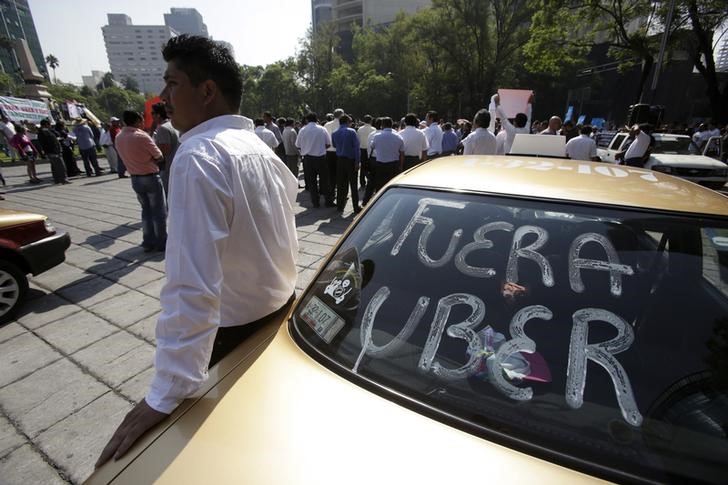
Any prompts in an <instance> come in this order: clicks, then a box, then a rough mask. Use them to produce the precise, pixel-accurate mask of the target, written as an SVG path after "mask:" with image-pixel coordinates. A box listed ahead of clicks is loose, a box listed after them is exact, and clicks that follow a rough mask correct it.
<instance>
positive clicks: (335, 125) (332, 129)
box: [324, 118, 341, 152]
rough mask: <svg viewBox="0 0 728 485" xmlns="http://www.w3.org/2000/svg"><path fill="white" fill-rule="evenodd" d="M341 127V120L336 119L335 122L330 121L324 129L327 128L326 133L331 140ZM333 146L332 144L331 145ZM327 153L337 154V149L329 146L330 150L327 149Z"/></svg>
mask: <svg viewBox="0 0 728 485" xmlns="http://www.w3.org/2000/svg"><path fill="white" fill-rule="evenodd" d="M340 127H341V125H340V124H339V118H334V119H333V120H331V121H329V122H328V123H326V124H325V125H324V128H326V131H327V132H328V133H329V138H331V135H333V134H334V132H335V131H336V130H338V129H339V128H340ZM329 145H331V143H329ZM326 151H327V152H335V151H336V148H334V147H333V145H332V146H329V148H327V149H326Z"/></svg>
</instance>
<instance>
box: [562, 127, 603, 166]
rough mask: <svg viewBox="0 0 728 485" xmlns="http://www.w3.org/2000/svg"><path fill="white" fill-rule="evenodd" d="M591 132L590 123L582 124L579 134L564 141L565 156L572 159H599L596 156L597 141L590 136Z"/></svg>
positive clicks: (595, 160) (596, 160) (593, 160)
mask: <svg viewBox="0 0 728 485" xmlns="http://www.w3.org/2000/svg"><path fill="white" fill-rule="evenodd" d="M591 133H592V127H591V125H584V126H582V127H581V129H580V130H579V136H575V137H574V138H572V139H571V140H569V141H567V142H566V156H567V157H569V158H571V159H572V160H586V161H592V162H599V161H601V159H600V158H599V157H598V156H597V142H595V141H594V139H593V138H592V137H591Z"/></svg>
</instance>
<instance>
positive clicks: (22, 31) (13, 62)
mask: <svg viewBox="0 0 728 485" xmlns="http://www.w3.org/2000/svg"><path fill="white" fill-rule="evenodd" d="M0 20H1V21H2V22H1V23H0V36H4V37H6V38H8V39H10V40H13V39H25V41H26V42H27V43H28V47H29V49H30V53H31V55H32V56H33V60H34V61H35V65H36V67H37V68H38V70H39V71H40V72H41V74H43V75H44V76H46V77H48V68H47V67H46V64H45V57H44V56H43V50H42V49H41V47H40V41H39V40H38V33H37V32H36V30H35V22H33V15H32V14H31V13H30V6H29V5H28V0H0ZM19 66H20V64H19V62H18V57H17V55H16V54H15V52H12V51H9V50H8V49H0V70H2V72H5V73H15V72H17V70H18V69H19Z"/></svg>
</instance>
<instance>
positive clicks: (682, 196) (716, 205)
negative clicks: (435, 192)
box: [392, 155, 728, 216]
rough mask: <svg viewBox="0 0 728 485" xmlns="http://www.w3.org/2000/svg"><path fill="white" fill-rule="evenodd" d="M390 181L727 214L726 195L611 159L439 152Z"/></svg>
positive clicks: (512, 194)
mask: <svg viewBox="0 0 728 485" xmlns="http://www.w3.org/2000/svg"><path fill="white" fill-rule="evenodd" d="M392 185H400V186H415V187H423V188H433V189H445V190H455V191H468V192H471V191H472V192H483V193H492V194H502V195H510V196H516V197H529V198H542V199H552V200H561V201H569V202H587V203H594V204H605V205H619V206H625V207H634V208H643V209H653V210H665V211H675V212H685V213H692V214H708V215H719V216H728V198H726V197H725V196H724V195H722V194H720V193H718V192H715V191H713V190H710V189H707V188H705V187H701V186H700V185H697V184H694V183H692V182H689V181H686V180H683V179H680V178H677V177H673V176H670V175H666V174H663V173H660V172H655V171H652V170H648V169H644V168H636V167H627V166H623V165H613V164H609V163H599V162H586V161H576V160H564V159H553V158H536V157H521V156H497V155H463V156H452V157H441V158H437V159H435V160H431V161H429V162H426V163H424V164H421V165H419V166H417V167H415V168H414V169H412V170H410V171H408V172H405V173H403V174H402V175H400V176H398V177H397V178H396V179H394V180H393V181H392Z"/></svg>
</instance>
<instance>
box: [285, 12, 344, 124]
mask: <svg viewBox="0 0 728 485" xmlns="http://www.w3.org/2000/svg"><path fill="white" fill-rule="evenodd" d="M302 44H303V46H302V48H301V51H300V52H299V53H298V56H297V58H296V66H297V71H298V72H297V76H298V79H299V80H300V82H301V84H302V88H303V91H304V96H305V99H306V103H305V104H307V105H308V106H309V108H310V109H313V110H315V111H317V112H320V113H324V112H326V111H330V110H332V109H333V105H332V96H333V90H332V86H331V84H330V82H329V78H330V76H331V73H332V71H333V70H334V69H336V68H337V67H339V66H340V65H342V64H343V63H344V60H343V59H342V58H341V56H340V55H339V54H338V52H337V47H338V45H339V36H338V35H337V33H336V25H335V24H334V23H332V22H329V23H326V24H323V25H320V26H319V27H318V28H317V29H316V30H315V31H314V30H313V28H309V30H308V33H307V34H306V37H305V38H304V39H303V40H302Z"/></svg>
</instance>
